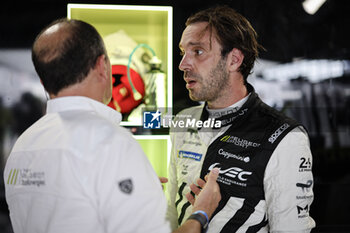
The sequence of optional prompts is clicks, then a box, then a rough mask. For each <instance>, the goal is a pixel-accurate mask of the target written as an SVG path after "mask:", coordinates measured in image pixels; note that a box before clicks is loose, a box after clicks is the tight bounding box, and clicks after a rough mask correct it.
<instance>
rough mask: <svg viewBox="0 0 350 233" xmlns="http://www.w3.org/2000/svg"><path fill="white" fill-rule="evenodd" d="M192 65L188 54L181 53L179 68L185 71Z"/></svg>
mask: <svg viewBox="0 0 350 233" xmlns="http://www.w3.org/2000/svg"><path fill="white" fill-rule="evenodd" d="M191 67H192V63H191V60H190V58H189V56H188V55H186V54H185V55H183V57H182V59H181V61H180V64H179V69H180V70H181V71H187V70H190V69H191Z"/></svg>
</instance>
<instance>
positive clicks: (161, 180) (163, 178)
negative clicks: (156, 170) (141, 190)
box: [158, 176, 168, 184]
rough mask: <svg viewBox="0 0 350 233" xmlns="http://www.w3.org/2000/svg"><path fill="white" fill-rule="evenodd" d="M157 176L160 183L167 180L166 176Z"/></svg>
mask: <svg viewBox="0 0 350 233" xmlns="http://www.w3.org/2000/svg"><path fill="white" fill-rule="evenodd" d="M158 178H159V181H160V183H162V184H165V183H167V182H168V178H166V177H161V176H159V177H158Z"/></svg>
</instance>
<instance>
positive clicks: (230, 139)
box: [220, 135, 260, 148]
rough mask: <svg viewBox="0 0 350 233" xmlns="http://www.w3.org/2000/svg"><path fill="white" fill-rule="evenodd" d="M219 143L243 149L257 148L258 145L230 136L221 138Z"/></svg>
mask: <svg viewBox="0 0 350 233" xmlns="http://www.w3.org/2000/svg"><path fill="white" fill-rule="evenodd" d="M220 141H222V142H227V143H232V144H234V145H236V146H240V147H243V148H248V147H259V146H260V143H256V142H251V141H248V140H245V139H241V138H239V137H236V136H231V135H225V136H223V137H222V138H221V139H220Z"/></svg>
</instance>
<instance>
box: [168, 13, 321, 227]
mask: <svg viewBox="0 0 350 233" xmlns="http://www.w3.org/2000/svg"><path fill="white" fill-rule="evenodd" d="M179 47H180V50H181V53H182V56H183V57H182V60H181V62H180V65H179V68H180V70H182V71H183V72H184V80H185V82H186V88H187V90H188V92H189V96H190V98H191V99H192V100H194V101H204V102H205V104H204V105H200V106H195V107H191V108H188V109H185V110H183V111H181V112H180V113H179V114H178V116H177V117H176V118H175V121H179V120H184V119H185V118H188V116H192V119H193V118H194V119H196V120H197V121H202V122H205V121H207V120H208V119H214V120H215V122H219V123H220V124H219V126H221V127H214V128H209V129H208V128H205V127H200V128H196V127H191V128H188V129H186V130H185V131H184V130H183V129H177V128H172V129H171V138H172V145H173V149H172V155H171V160H170V165H169V173H168V175H169V183H168V188H167V193H168V203H169V204H168V213H167V216H168V219H170V221H171V225H172V228H176V227H177V226H179V225H181V224H183V223H184V222H185V220H186V219H187V216H189V215H190V214H191V212H192V208H191V205H190V204H189V203H188V201H187V200H186V199H185V198H183V196H184V194H185V193H187V192H189V191H190V187H191V185H190V184H191V183H193V182H194V181H195V180H196V179H197V178H198V177H203V176H204V175H205V174H207V173H208V172H209V171H211V170H212V169H213V168H215V167H219V168H220V175H219V177H218V183H219V185H220V191H221V196H222V199H221V201H220V203H219V206H218V208H217V209H216V211H215V212H214V215H213V217H212V219H211V221H210V223H209V231H208V232H210V233H212V232H310V230H311V229H312V228H313V227H314V226H315V222H314V220H313V219H312V218H311V217H310V216H309V209H310V205H311V203H312V200H313V192H312V184H313V176H312V172H311V165H312V155H311V152H310V147H309V139H308V136H307V133H306V132H305V130H304V128H303V127H302V126H301V125H300V124H299V123H298V122H296V121H295V120H293V119H290V118H288V117H286V116H285V115H283V114H281V113H280V112H278V111H276V110H275V109H273V108H271V107H269V106H267V105H266V104H264V103H263V102H262V101H261V100H260V98H259V97H258V95H257V93H255V91H254V88H253V87H252V86H251V85H250V84H249V83H248V81H247V78H248V76H249V74H250V73H251V70H252V68H253V65H254V62H255V60H256V58H257V57H258V49H259V47H260V45H259V44H258V42H257V35H256V32H255V31H254V29H253V28H252V26H251V25H250V23H249V22H248V20H247V19H245V18H244V17H243V16H242V15H240V14H239V13H237V12H236V11H235V10H233V9H231V8H229V7H227V6H218V7H212V8H209V9H205V10H202V11H200V12H198V13H196V14H194V15H193V16H191V17H189V18H188V19H187V22H186V28H185V30H184V32H183V34H182V38H181V41H180V43H179ZM215 125H217V124H215ZM298 184H306V185H307V188H305V189H302V188H300V187H301V186H298ZM305 187H306V186H305Z"/></svg>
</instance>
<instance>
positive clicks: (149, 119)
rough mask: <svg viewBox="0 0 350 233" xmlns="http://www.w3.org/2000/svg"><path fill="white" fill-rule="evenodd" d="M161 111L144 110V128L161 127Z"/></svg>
mask: <svg viewBox="0 0 350 233" xmlns="http://www.w3.org/2000/svg"><path fill="white" fill-rule="evenodd" d="M160 115H161V112H160V111H159V110H157V111H156V112H144V113H143V128H145V129H160Z"/></svg>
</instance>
